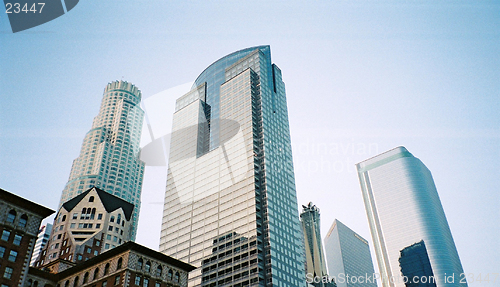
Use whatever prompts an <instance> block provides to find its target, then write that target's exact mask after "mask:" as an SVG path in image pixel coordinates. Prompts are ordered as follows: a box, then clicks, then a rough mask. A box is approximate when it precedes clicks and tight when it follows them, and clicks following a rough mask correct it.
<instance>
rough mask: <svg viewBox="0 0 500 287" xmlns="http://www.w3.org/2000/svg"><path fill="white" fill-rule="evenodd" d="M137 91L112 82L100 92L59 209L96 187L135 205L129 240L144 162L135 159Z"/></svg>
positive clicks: (139, 117)
mask: <svg viewBox="0 0 500 287" xmlns="http://www.w3.org/2000/svg"><path fill="white" fill-rule="evenodd" d="M141 96H142V95H141V91H140V90H139V89H138V88H137V87H136V86H134V85H133V84H131V83H128V82H124V81H116V82H111V83H109V84H108V85H107V86H106V88H105V89H104V96H103V99H102V102H101V107H100V110H99V114H98V115H97V116H96V117H95V118H94V122H93V123H92V128H91V129H90V131H89V132H87V134H86V135H85V138H84V140H83V144H82V148H81V150H80V155H79V157H78V158H76V159H75V160H74V161H73V166H72V167H71V173H70V176H69V179H68V182H67V183H66V186H65V187H64V190H63V193H62V196H61V200H60V202H59V208H60V207H61V206H62V204H63V203H65V202H67V201H68V200H70V199H72V198H74V197H75V196H77V195H79V194H81V193H83V192H84V191H86V190H87V189H89V188H91V187H94V186H95V187H98V188H100V189H102V190H105V191H106V192H109V193H111V194H113V195H115V196H118V197H120V198H122V199H124V200H126V201H127V202H130V203H132V204H133V205H134V206H135V211H134V216H133V220H132V222H133V224H132V226H133V227H132V228H131V229H130V232H131V235H130V237H131V238H132V239H133V240H135V236H136V231H137V221H138V219H139V209H140V205H141V190H142V180H143V177H144V166H145V164H144V162H142V161H141V160H140V159H139V153H140V148H139V144H140V138H141V131H142V122H143V118H144V111H143V110H142V109H141V107H140V102H141Z"/></svg>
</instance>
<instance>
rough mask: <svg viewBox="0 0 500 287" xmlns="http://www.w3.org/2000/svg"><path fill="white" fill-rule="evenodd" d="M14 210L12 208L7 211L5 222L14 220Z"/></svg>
mask: <svg viewBox="0 0 500 287" xmlns="http://www.w3.org/2000/svg"><path fill="white" fill-rule="evenodd" d="M16 214H17V213H16V211H15V210H14V209H12V210H11V211H9V214H7V222H8V223H14V220H16Z"/></svg>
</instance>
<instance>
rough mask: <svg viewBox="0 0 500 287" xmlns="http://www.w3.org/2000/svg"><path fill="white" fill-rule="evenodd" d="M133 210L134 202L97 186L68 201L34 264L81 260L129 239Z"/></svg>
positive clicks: (45, 264)
mask: <svg viewBox="0 0 500 287" xmlns="http://www.w3.org/2000/svg"><path fill="white" fill-rule="evenodd" d="M133 210H134V205H133V204H131V203H128V202H126V201H125V200H123V199H121V198H119V197H116V196H114V195H111V194H109V193H107V192H105V191H103V190H100V189H98V188H96V187H93V188H91V189H89V190H87V191H85V192H84V193H81V194H79V195H78V196H76V197H75V198H73V199H71V200H69V201H67V202H65V203H64V204H63V205H62V207H61V208H60V209H59V212H58V213H57V215H56V217H55V218H54V224H53V228H52V232H51V234H50V238H49V241H48V242H47V245H46V247H45V248H44V249H43V251H42V252H41V254H40V256H39V257H38V258H37V259H35V264H34V267H36V268H49V269H50V268H56V267H54V265H51V264H50V263H51V262H53V261H56V260H58V259H64V260H66V261H68V262H74V263H80V262H83V261H86V260H88V259H90V258H92V257H95V256H97V255H99V254H101V253H103V252H106V251H108V250H110V249H112V248H115V247H117V246H118V245H121V244H123V243H125V242H127V241H130V232H129V230H130V229H131V228H132V216H133ZM48 266H52V267H48ZM57 268H58V266H57Z"/></svg>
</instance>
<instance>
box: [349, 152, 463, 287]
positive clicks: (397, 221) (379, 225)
mask: <svg viewBox="0 0 500 287" xmlns="http://www.w3.org/2000/svg"><path fill="white" fill-rule="evenodd" d="M357 170H358V176H359V180H360V184H361V190H362V193H363V200H364V203H365V208H366V212H367V216H368V222H369V224H370V231H371V234H372V238H373V243H374V246H375V253H376V256H377V261H378V266H379V270H380V273H381V276H382V279H385V280H383V281H382V283H383V286H398V287H399V286H405V283H404V282H403V278H402V276H401V275H402V274H401V270H400V265H399V257H400V251H401V250H403V249H404V248H406V247H408V246H411V245H412V244H414V243H416V242H420V241H422V240H423V241H424V242H425V246H426V248H427V253H428V256H429V260H430V265H431V266H432V272H433V273H434V276H435V278H436V285H437V286H467V284H466V283H462V284H461V283H459V281H460V278H461V277H460V276H461V274H462V273H463V269H462V264H461V263H460V259H459V257H458V252H457V249H456V247H455V243H454V241H453V237H452V235H451V231H450V228H449V226H448V222H447V220H446V216H445V214H444V210H443V207H442V206H441V201H440V200H439V196H438V193H437V190H436V186H435V184H434V180H433V179H432V175H431V173H430V171H429V170H428V169H427V167H426V166H425V165H424V164H423V163H422V162H421V161H420V160H419V159H418V158H415V157H414V156H413V155H412V154H411V153H410V152H408V150H406V148H404V147H397V148H395V149H392V150H390V151H387V152H385V153H383V154H380V155H378V156H375V157H373V158H370V159H368V160H366V161H363V162H361V163H359V164H357ZM445 274H446V275H447V276H450V275H454V277H455V282H454V283H447V282H445ZM391 278H392V279H393V281H394V282H391V281H390V279H391Z"/></svg>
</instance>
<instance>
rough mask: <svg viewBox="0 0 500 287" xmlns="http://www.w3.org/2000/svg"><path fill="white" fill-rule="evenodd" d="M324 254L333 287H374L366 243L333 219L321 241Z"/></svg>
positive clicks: (371, 266) (375, 284)
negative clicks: (332, 280)
mask: <svg viewBox="0 0 500 287" xmlns="http://www.w3.org/2000/svg"><path fill="white" fill-rule="evenodd" d="M325 252H326V260H327V263H328V273H329V274H330V276H331V277H332V278H335V282H336V283H337V287H377V282H376V278H375V276H376V275H375V274H374V273H375V271H374V270H373V262H372V258H371V255H370V247H369V246H368V241H366V239H364V238H363V237H361V236H360V235H359V234H357V233H356V232H354V231H353V230H352V229H350V228H349V227H347V226H346V225H345V224H343V223H342V222H340V221H339V220H337V219H335V221H334V222H333V224H332V227H330V230H329V231H328V234H327V235H326V237H325Z"/></svg>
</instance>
